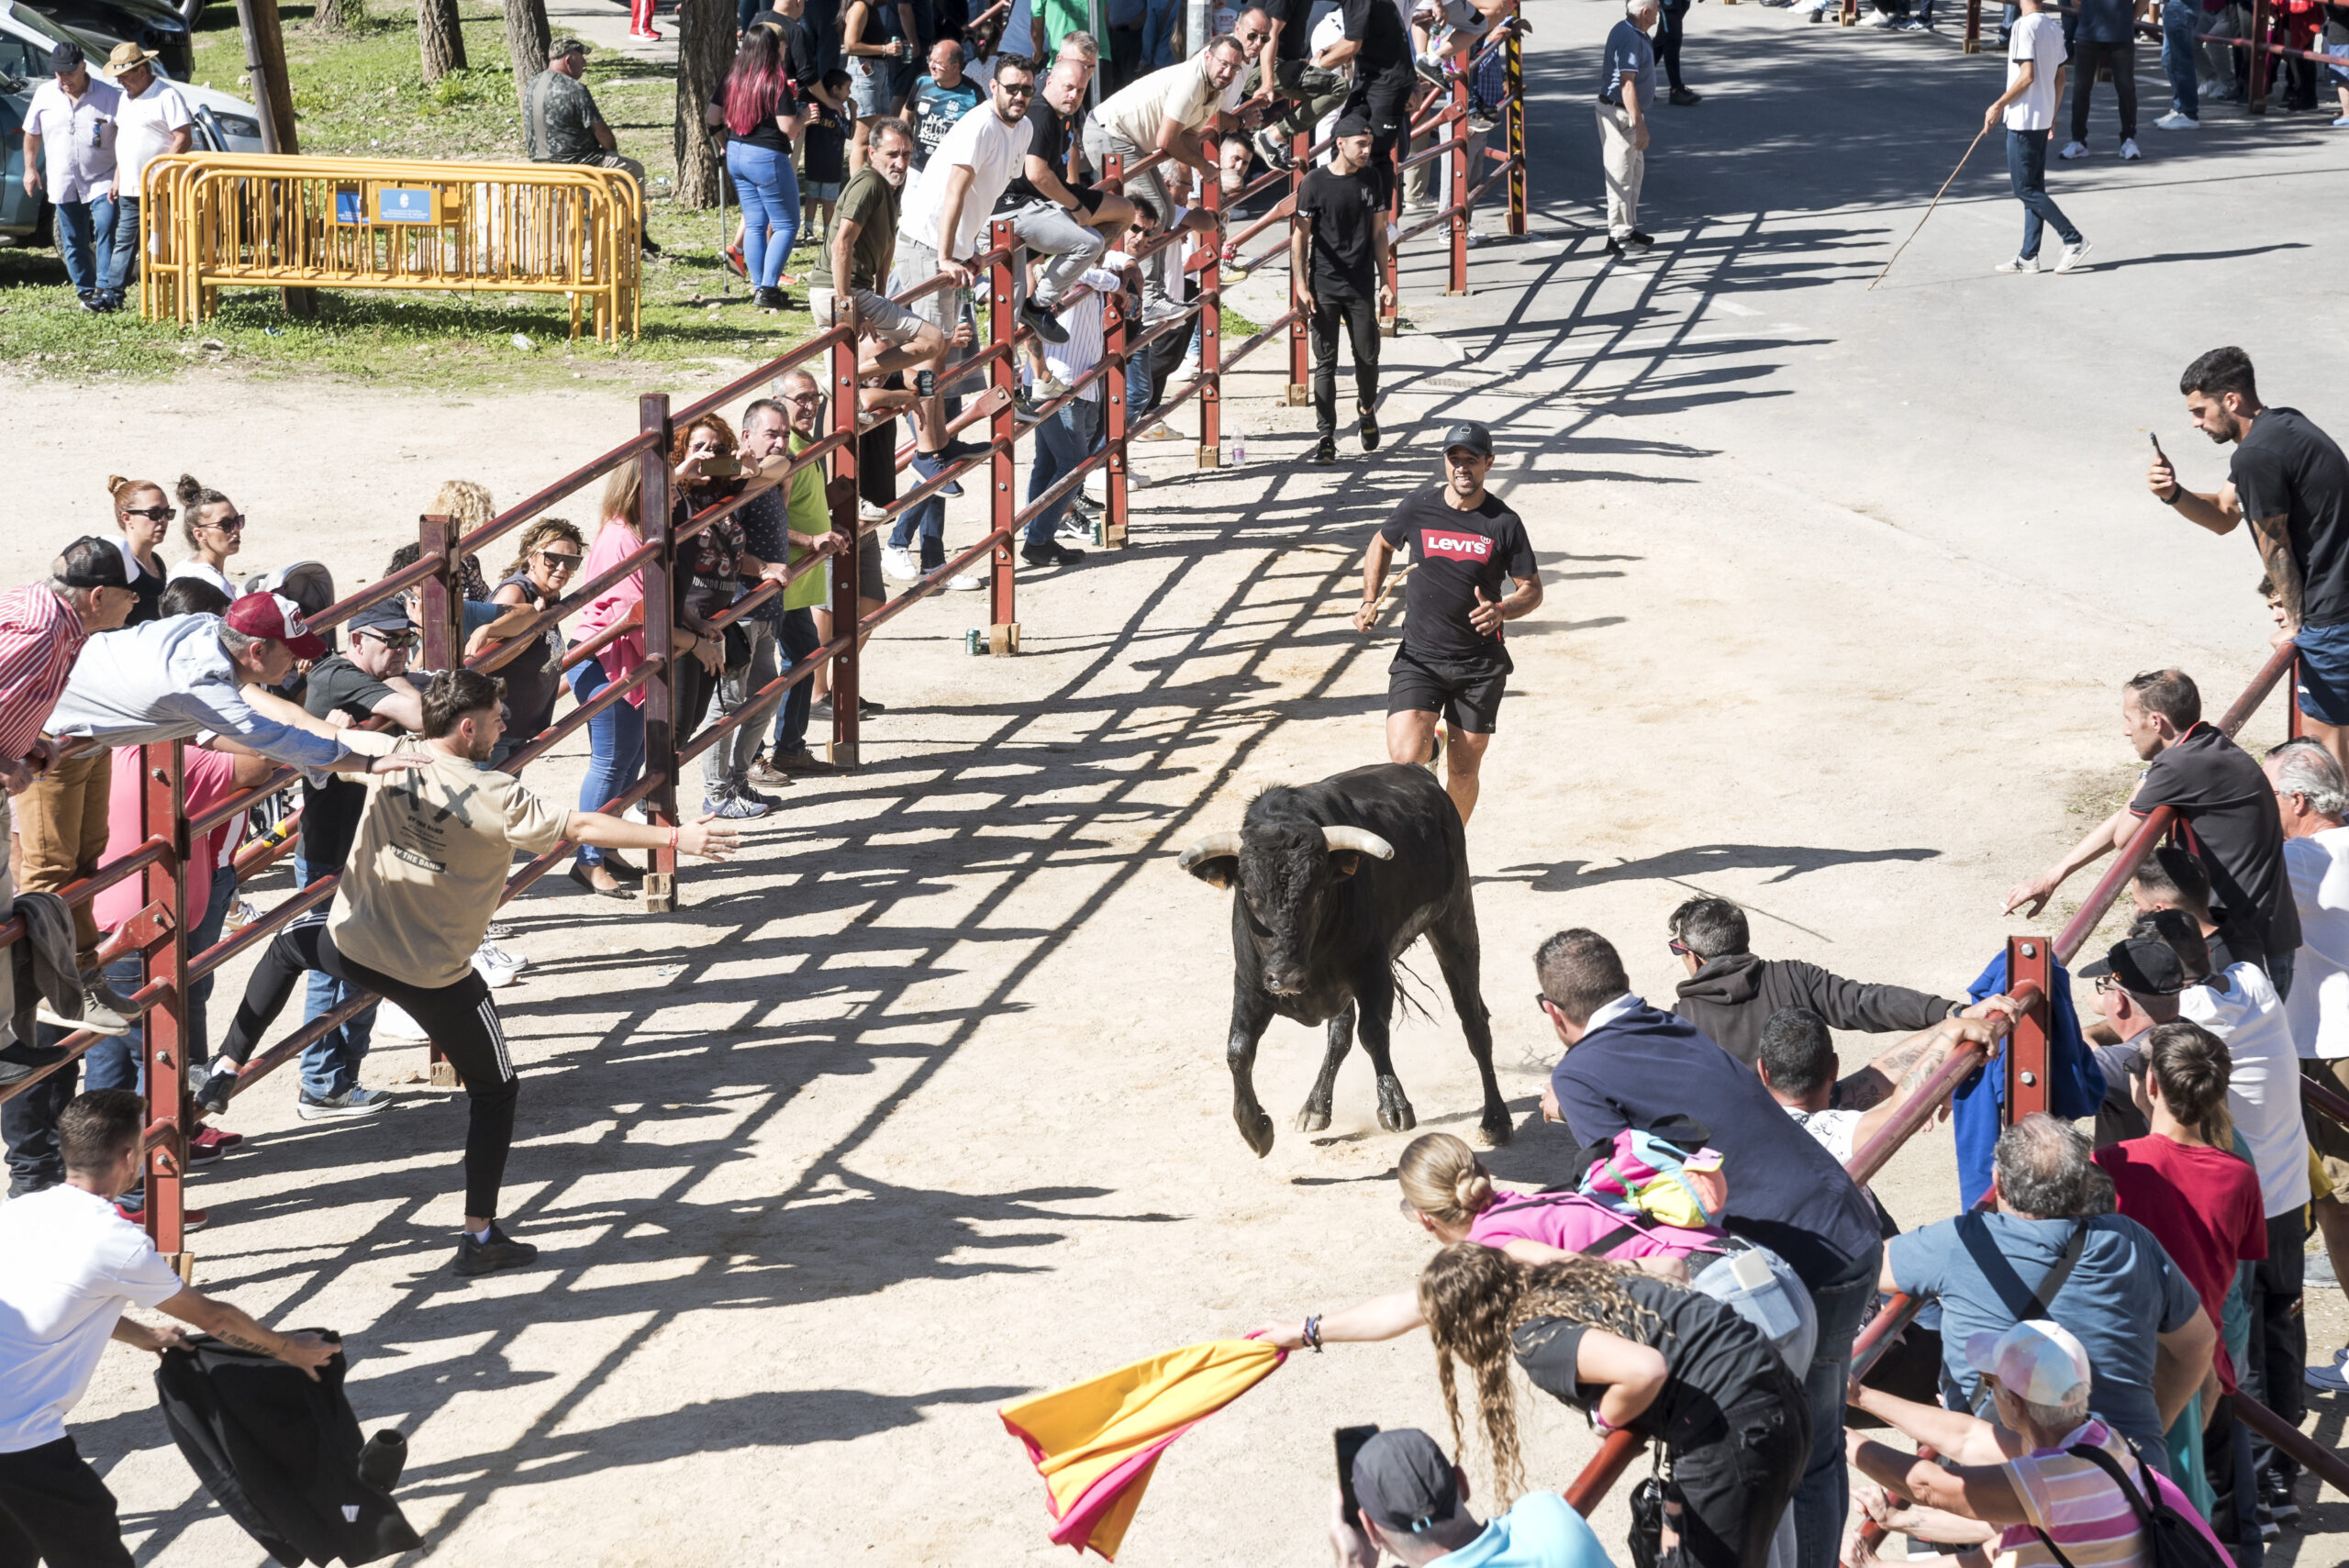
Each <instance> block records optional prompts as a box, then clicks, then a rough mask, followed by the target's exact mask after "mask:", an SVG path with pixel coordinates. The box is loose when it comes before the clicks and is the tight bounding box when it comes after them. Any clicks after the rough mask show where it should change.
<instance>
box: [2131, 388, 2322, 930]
mask: <svg viewBox="0 0 2349 1568" xmlns="http://www.w3.org/2000/svg"><path fill="white" fill-rule="evenodd" d="M2260 417H2261V418H2263V419H2265V418H2266V415H2262V416H2260ZM2254 428H2257V427H2255V426H2254ZM2266 515H2267V516H2270V517H2273V516H2274V515H2275V514H2274V513H2272V512H2271V513H2268V514H2266ZM2156 806H2176V808H2177V814H2178V815H2179V816H2180V817H2184V818H2185V819H2186V832H2187V840H2188V848H2190V849H2192V850H2193V851H2194V852H2195V854H2196V855H2198V856H2199V857H2200V858H2201V861H2202V867H2203V869H2204V870H2205V871H2207V872H2209V873H2210V894H2211V901H2212V902H2213V903H2215V904H2219V905H2222V906H2225V908H2226V911H2227V913H2228V914H2229V915H2232V916H2233V917H2235V918H2236V919H2239V920H2241V921H2243V923H2244V924H2245V925H2247V926H2248V927H2249V928H2250V929H2251V932H2252V934H2253V935H2254V937H2255V938H2257V939H2258V940H2259V943H2260V945H2261V947H2262V948H2263V949H2264V950H2265V951H2267V952H2271V953H2288V952H2292V951H2296V950H2297V949H2298V948H2299V945H2300V912H2299V908H2298V907H2297V906H2294V904H2293V903H2292V882H2291V878H2290V877H2289V876H2288V875H2287V874H2286V873H2285V871H2284V825H2283V820H2282V818H2281V817H2278V816H2277V811H2276V792H2275V791H2274V790H2273V789H2271V788H2270V787H2269V786H2268V784H2267V775H2266V774H2265V773H2261V772H2260V771H2259V764H2258V763H2257V762H2254V761H2252V758H2251V755H2250V753H2249V752H2247V751H2243V748H2242V747H2240V746H2238V745H2236V744H2235V743H2234V742H2233V741H2232V740H2228V739H2227V738H2226V737H2225V736H2224V735H2222V734H2221V733H2220V732H2219V730H2218V729H2217V728H2216V727H2214V726H2212V725H2210V724H2207V723H2200V724H2197V725H2195V726H2194V728H2191V729H2188V731H2187V732H2186V733H2185V734H2184V735H2182V736H2180V737H2178V739H2177V740H2175V741H2173V742H2172V743H2171V744H2170V745H2168V746H2166V747H2165V748H2164V749H2163V751H2162V752H2161V754H2160V755H2159V756H2157V757H2155V758H2154V760H2153V761H2152V762H2150V763H2148V764H2147V765H2146V768H2145V777H2144V782H2143V783H2142V784H2139V785H2138V786H2137V794H2136V796H2135V798H2134V799H2132V801H2131V802H2130V803H2129V809H2130V810H2131V811H2132V812H2134V813H2136V814H2137V815H2138V816H2140V817H2149V816H2151V815H2152V814H2153V812H2154V808H2155V807H2156Z"/></svg>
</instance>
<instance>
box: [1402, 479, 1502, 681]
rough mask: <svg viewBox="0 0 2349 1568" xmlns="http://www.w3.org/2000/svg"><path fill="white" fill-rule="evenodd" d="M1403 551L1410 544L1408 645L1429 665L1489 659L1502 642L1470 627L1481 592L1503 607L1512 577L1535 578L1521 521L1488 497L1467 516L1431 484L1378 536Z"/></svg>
mask: <svg viewBox="0 0 2349 1568" xmlns="http://www.w3.org/2000/svg"><path fill="white" fill-rule="evenodd" d="M1379 535H1380V537H1381V538H1383V539H1386V542H1387V543H1388V544H1389V545H1391V546H1393V547H1394V548H1395V549H1397V550H1401V549H1403V548H1404V547H1405V546H1407V545H1408V547H1409V549H1410V551H1411V565H1412V572H1411V575H1410V578H1409V579H1408V582H1406V583H1405V584H1404V597H1403V646H1404V649H1405V650H1406V651H1408V652H1410V653H1412V654H1413V655H1415V656H1417V657H1419V658H1423V659H1485V658H1490V657H1492V656H1493V655H1494V654H1496V653H1497V652H1498V651H1500V642H1501V639H1499V637H1497V636H1494V637H1487V636H1486V635H1485V634H1484V633H1482V632H1480V631H1478V630H1477V629H1476V628H1475V627H1474V626H1472V625H1470V624H1469V621H1468V613H1469V612H1470V611H1471V610H1473V609H1475V606H1476V598H1477V595H1478V594H1479V593H1482V594H1483V595H1484V596H1485V597H1486V599H1489V600H1491V601H1492V602H1494V603H1495V604H1497V603H1499V602H1500V601H1501V599H1503V598H1504V597H1506V596H1507V595H1508V592H1509V587H1510V584H1511V580H1512V579H1517V578H1527V577H1531V576H1532V575H1533V574H1534V570H1535V569H1534V564H1533V544H1532V541H1531V539H1528V538H1527V537H1526V533H1525V524H1524V522H1523V521H1522V520H1520V518H1519V517H1518V515H1517V514H1516V513H1515V512H1513V511H1511V510H1509V508H1508V506H1507V505H1506V504H1505V503H1504V502H1502V501H1501V500H1500V498H1499V497H1498V496H1496V495H1493V494H1492V493H1491V492H1490V491H1487V492H1486V494H1485V497H1484V499H1483V500H1481V501H1479V502H1478V503H1477V504H1476V505H1475V506H1474V507H1472V508H1471V509H1469V510H1467V511H1462V510H1460V509H1459V508H1457V507H1455V506H1452V505H1450V504H1449V503H1448V502H1447V501H1446V500H1445V499H1444V489H1443V485H1442V484H1441V483H1439V484H1430V485H1428V486H1426V487H1425V488H1424V489H1421V490H1419V491H1417V492H1415V493H1414V494H1412V495H1408V496H1407V497H1405V499H1404V501H1403V504H1402V505H1401V506H1397V507H1396V508H1395V513H1394V516H1392V517H1388V518H1387V519H1386V527H1385V528H1381V529H1380V530H1379Z"/></svg>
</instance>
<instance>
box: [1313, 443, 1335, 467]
mask: <svg viewBox="0 0 2349 1568" xmlns="http://www.w3.org/2000/svg"><path fill="white" fill-rule="evenodd" d="M1313 461H1314V462H1325V463H1326V462H1337V461H1338V438H1337V437H1335V436H1323V437H1322V438H1321V444H1320V445H1319V446H1317V447H1315V448H1314V449H1313Z"/></svg>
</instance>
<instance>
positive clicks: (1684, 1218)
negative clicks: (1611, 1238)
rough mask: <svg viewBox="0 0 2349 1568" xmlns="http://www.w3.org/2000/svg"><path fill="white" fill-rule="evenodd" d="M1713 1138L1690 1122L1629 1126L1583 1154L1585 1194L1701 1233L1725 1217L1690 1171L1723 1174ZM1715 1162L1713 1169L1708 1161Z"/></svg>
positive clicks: (1674, 1120)
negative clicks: (1701, 1193) (1709, 1202)
mask: <svg viewBox="0 0 2349 1568" xmlns="http://www.w3.org/2000/svg"><path fill="white" fill-rule="evenodd" d="M1709 1136H1710V1134H1709V1133H1708V1132H1707V1131H1706V1129H1704V1128H1703V1127H1702V1126H1700V1125H1699V1124H1698V1123H1696V1122H1693V1121H1691V1120H1689V1119H1688V1118H1686V1117H1673V1118H1668V1119H1666V1120H1664V1121H1661V1122H1658V1123H1656V1124H1655V1126H1653V1127H1652V1128H1637V1127H1627V1128H1625V1129H1623V1130H1622V1131H1620V1132H1619V1133H1617V1134H1616V1135H1615V1136H1614V1137H1613V1138H1612V1139H1610V1140H1608V1141H1606V1142H1604V1143H1596V1144H1593V1145H1591V1146H1590V1147H1589V1148H1587V1149H1586V1150H1584V1151H1582V1161H1583V1163H1584V1166H1585V1169H1584V1171H1583V1175H1582V1184H1581V1186H1580V1189H1579V1190H1580V1191H1581V1193H1582V1195H1584V1196H1585V1197H1591V1198H1596V1199H1598V1201H1599V1202H1601V1203H1603V1204H1606V1205H1607V1206H1608V1207H1610V1208H1618V1209H1621V1210H1623V1211H1624V1212H1626V1213H1634V1212H1636V1213H1640V1214H1645V1215H1647V1216H1649V1217H1650V1218H1654V1219H1659V1220H1662V1221H1663V1222H1664V1224H1666V1225H1676V1226H1682V1227H1685V1228H1687V1229H1692V1230H1701V1229H1707V1228H1709V1227H1712V1226H1716V1225H1719V1224H1720V1215H1718V1214H1716V1213H1714V1212H1712V1211H1711V1210H1709V1209H1708V1208H1707V1207H1705V1202H1704V1199H1702V1198H1701V1197H1699V1196H1698V1194H1697V1189H1696V1186H1695V1185H1694V1184H1692V1183H1691V1182H1690V1181H1689V1180H1688V1178H1687V1175H1686V1174H1685V1173H1684V1172H1685V1171H1686V1170H1687V1169H1689V1168H1692V1167H1693V1168H1695V1169H1698V1170H1705V1169H1710V1170H1719V1169H1720V1163H1719V1162H1720V1155H1719V1154H1717V1153H1714V1152H1713V1151H1711V1150H1709V1148H1707V1147H1706V1140H1707V1139H1708V1138H1709ZM1708 1160H1709V1161H1710V1162H1711V1163H1710V1164H1708V1163H1707V1161H1708Z"/></svg>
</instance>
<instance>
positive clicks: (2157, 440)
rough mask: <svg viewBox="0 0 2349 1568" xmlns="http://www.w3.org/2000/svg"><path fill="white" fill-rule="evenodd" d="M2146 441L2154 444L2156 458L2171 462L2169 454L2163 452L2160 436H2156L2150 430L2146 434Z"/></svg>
mask: <svg viewBox="0 0 2349 1568" xmlns="http://www.w3.org/2000/svg"><path fill="white" fill-rule="evenodd" d="M2145 439H2147V440H2149V441H2151V442H2153V443H2154V456H2155V457H2157V458H2159V459H2161V460H2162V461H2163V462H2168V461H2169V453H2167V452H2165V451H2164V450H2162V439H2161V438H2160V437H2159V436H2156V435H2155V434H2154V433H2153V432H2152V431H2151V430H2148V431H2146V432H2145Z"/></svg>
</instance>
